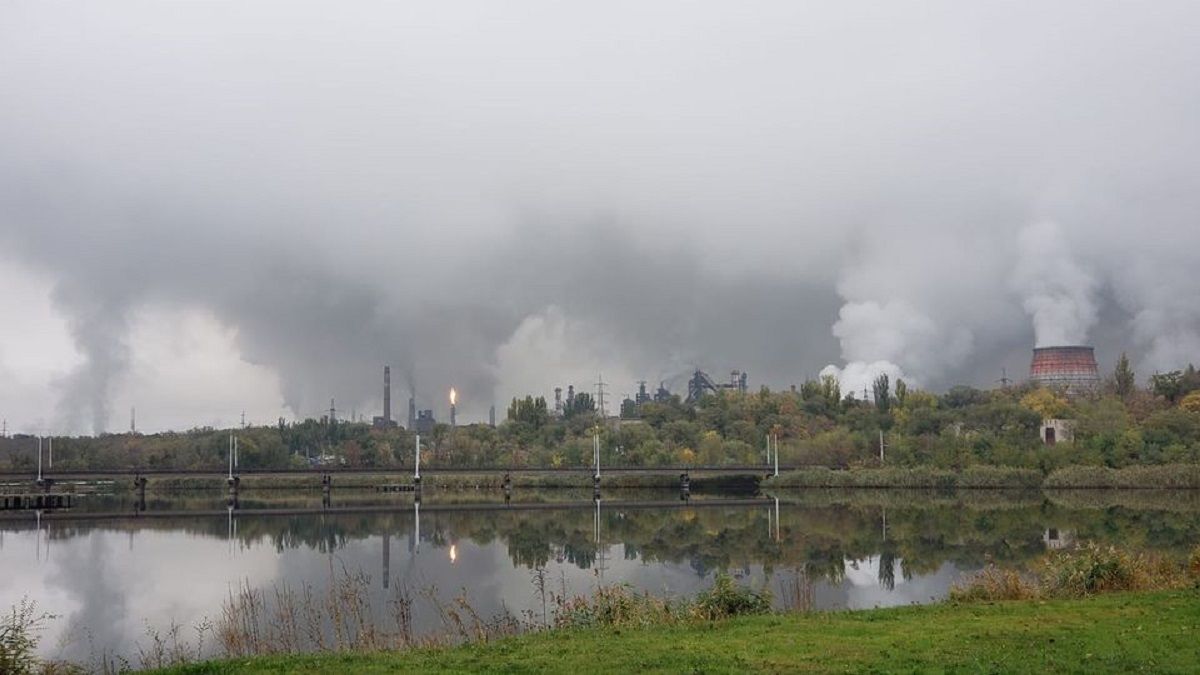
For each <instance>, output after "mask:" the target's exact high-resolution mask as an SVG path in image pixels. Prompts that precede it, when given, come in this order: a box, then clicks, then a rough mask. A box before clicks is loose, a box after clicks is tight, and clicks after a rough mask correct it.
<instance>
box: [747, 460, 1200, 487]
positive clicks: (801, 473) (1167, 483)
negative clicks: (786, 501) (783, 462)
mask: <svg viewBox="0 0 1200 675" xmlns="http://www.w3.org/2000/svg"><path fill="white" fill-rule="evenodd" d="M763 487H768V488H914V489H937V490H953V489H968V490H977V489H1034V488H1043V489H1047V490H1063V489H1166V490H1195V489H1200V464H1162V465H1157V466H1130V467H1125V468H1123V469H1111V468H1108V467H1100V466H1068V467H1063V468H1061V469H1056V470H1055V471H1052V472H1051V473H1050V474H1049V475H1046V476H1043V474H1042V472H1040V471H1037V470H1034V469H1019V468H1013V467H1004V466H987V465H975V466H969V467H967V468H965V469H962V470H961V471H952V470H949V469H936V468H932V467H921V466H917V467H887V468H882V469H869V468H857V469H846V470H834V469H827V468H821V467H817V468H811V469H800V470H797V471H788V472H786V473H781V474H780V475H778V476H773V477H771V478H768V479H767V480H765V481H763Z"/></svg>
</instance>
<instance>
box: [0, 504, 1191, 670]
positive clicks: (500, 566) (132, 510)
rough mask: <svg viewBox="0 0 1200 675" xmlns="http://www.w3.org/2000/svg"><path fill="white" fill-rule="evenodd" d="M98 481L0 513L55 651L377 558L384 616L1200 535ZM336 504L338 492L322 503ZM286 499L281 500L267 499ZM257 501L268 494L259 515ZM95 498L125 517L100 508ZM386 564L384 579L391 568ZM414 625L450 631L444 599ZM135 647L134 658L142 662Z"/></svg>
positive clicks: (1184, 526) (807, 599)
mask: <svg viewBox="0 0 1200 675" xmlns="http://www.w3.org/2000/svg"><path fill="white" fill-rule="evenodd" d="M139 508H140V507H139V505H137V504H135V503H134V501H133V499H132V497H129V498H120V497H106V496H90V497H86V498H84V499H83V500H82V502H81V505H80V506H79V507H78V508H76V509H73V510H72V511H70V512H59V513H55V514H45V515H43V516H42V517H41V518H40V519H39V518H38V517H37V516H36V515H35V514H32V513H23V514H5V515H3V516H0V571H2V574H0V609H3V608H7V607H9V606H11V605H12V604H14V603H16V602H18V601H19V600H20V599H21V597H22V596H23V595H28V596H29V597H31V598H32V599H34V600H36V601H37V602H38V604H39V607H40V609H42V610H45V611H48V612H51V613H53V614H55V615H58V618H57V619H56V620H55V621H53V622H52V623H51V624H50V625H49V627H48V629H47V631H46V632H45V634H44V641H43V649H42V651H43V654H44V655H46V656H53V657H61V658H69V659H74V660H78V661H88V660H89V659H94V658H95V657H96V655H97V654H99V653H104V652H107V653H117V654H126V655H135V654H136V653H137V649H138V647H139V646H145V645H146V644H147V642H148V638H147V630H146V629H147V626H150V627H153V628H158V629H160V630H162V629H164V628H165V627H167V626H168V625H170V623H171V622H172V621H174V622H176V623H178V624H180V625H182V626H184V627H185V635H184V636H185V637H188V635H187V633H190V632H191V630H190V627H191V626H194V625H196V624H198V623H200V622H201V621H203V620H204V619H205V618H206V617H207V618H214V619H215V618H216V617H218V616H219V615H220V612H221V604H222V601H223V600H225V599H226V598H227V597H228V596H229V593H230V591H231V590H234V589H236V588H237V587H239V586H241V585H249V586H250V587H253V588H264V589H270V588H272V587H274V586H276V585H280V584H289V585H292V586H294V587H300V586H303V585H305V584H308V585H311V586H313V587H314V588H316V589H318V590H320V589H323V588H326V587H327V586H328V584H329V582H330V580H331V578H333V576H334V575H336V574H341V570H346V571H348V572H351V573H358V572H362V573H365V574H366V575H368V576H369V578H370V581H369V584H370V587H371V589H372V591H371V592H372V601H373V602H374V604H375V605H376V611H377V612H379V613H380V615H381V616H382V612H383V611H384V608H385V607H386V605H387V601H388V599H389V598H390V597H392V595H393V594H394V593H395V591H396V589H398V588H410V589H414V590H420V589H437V592H438V594H439V595H440V596H441V597H444V598H447V599H448V598H450V597H452V596H454V595H457V594H459V593H460V592H463V591H464V590H465V593H466V595H467V596H468V597H469V598H470V601H471V603H472V605H473V606H474V607H475V608H476V609H477V610H478V611H479V612H480V613H481V614H484V615H488V616H490V615H493V614H497V613H499V612H501V611H504V610H507V611H510V612H512V613H514V614H520V613H521V612H524V611H534V612H537V613H540V611H541V610H540V608H541V603H540V600H539V596H538V594H537V593H536V592H535V589H534V583H533V577H534V572H535V570H538V569H544V570H546V572H547V573H548V578H549V580H550V584H551V585H552V586H553V587H554V589H555V590H556V591H557V590H560V589H561V588H563V587H564V586H565V588H566V589H567V590H568V591H569V592H573V593H586V592H588V591H589V590H591V589H593V588H595V587H596V585H598V584H601V583H603V584H612V583H627V584H631V585H632V586H634V587H636V588H639V589H644V590H647V591H651V592H654V593H659V594H665V595H689V594H692V593H694V592H696V591H697V590H699V589H701V588H703V587H705V586H707V585H709V584H710V583H711V580H712V576H713V574H714V573H716V572H717V571H720V570H724V571H728V572H729V573H730V574H732V575H734V576H735V577H737V578H739V579H741V580H743V581H744V582H745V583H749V584H753V585H755V586H761V585H766V586H768V587H769V588H771V590H772V591H773V593H774V597H775V599H776V603H777V604H779V605H780V606H783V607H817V608H865V607H874V606H884V605H897V604H907V603H921V602H929V601H931V600H937V599H939V598H942V597H944V596H945V595H946V593H947V592H948V589H949V587H950V585H951V584H953V583H954V582H955V581H956V580H958V579H959V578H960V577H961V576H962V575H963V574H965V573H970V572H972V571H974V570H978V569H980V568H981V567H982V566H983V565H985V564H986V563H987V562H988V561H996V562H998V563H1001V564H1004V565H1009V566H1021V565H1025V564H1028V563H1029V562H1031V561H1033V560H1034V559H1036V558H1037V557H1038V556H1040V555H1041V554H1042V553H1044V552H1045V551H1046V550H1047V548H1053V547H1058V546H1062V545H1064V544H1066V545H1069V544H1070V543H1073V542H1076V541H1087V540H1091V541H1099V542H1112V543H1122V544H1126V545H1129V544H1132V545H1138V546H1144V547H1147V548H1151V549H1156V550H1160V551H1164V552H1167V553H1169V554H1171V555H1178V556H1183V555H1185V552H1186V551H1187V550H1188V549H1189V548H1190V547H1191V546H1194V545H1195V544H1196V543H1197V542H1200V497H1198V496H1197V495H1196V494H1195V493H1184V494H1174V493H1162V492H1146V491H1143V492H1137V493H1128V494H1127V493H1119V492H1102V493H1094V492H1078V493H1064V494H1053V495H1043V494H1041V493H1018V494H1006V493H998V492H972V493H960V494H954V495H934V494H923V493H916V492H907V491H892V492H887V491H882V492H880V491H871V492H867V491H841V492H831V491H806V492H792V493H781V494H780V495H779V499H778V500H776V499H775V498H774V497H771V496H756V497H746V496H737V495H695V496H693V497H692V499H691V500H690V501H689V502H687V503H683V502H681V501H680V500H679V497H678V495H677V494H675V493H672V492H669V491H665V492H655V491H610V492H606V493H605V494H604V498H603V499H602V500H601V501H600V502H599V504H598V505H597V504H596V502H594V501H593V500H592V498H591V494H590V492H578V493H575V492H571V491H553V492H533V491H521V490H517V491H515V492H514V494H513V497H512V501H511V502H510V503H508V504H506V503H505V500H504V495H503V494H502V493H489V492H467V493H429V492H427V493H426V494H425V495H424V498H423V499H422V501H421V503H420V504H419V506H418V505H416V504H414V501H413V498H412V496H411V495H404V494H397V495H383V494H378V493H373V492H372V493H352V492H348V491H342V492H336V491H335V492H334V494H333V497H332V503H331V504H329V505H328V506H325V505H323V504H322V500H321V495H320V494H319V493H312V494H305V495H299V496H296V495H295V494H291V495H287V494H281V495H272V494H269V493H268V494H263V493H260V494H259V496H250V495H244V496H243V497H242V498H241V499H240V501H239V503H238V510H231V509H229V508H228V505H227V502H226V500H225V499H224V496H223V495H220V494H212V495H208V496H205V495H200V496H196V495H195V493H193V494H191V495H188V496H180V497H174V498H162V497H160V498H151V499H150V500H149V501H148V503H146V504H145V510H144V511H140V512H138V511H137V509H139ZM322 509H325V510H324V511H322ZM263 510H271V511H274V512H273V513H262V511H263ZM255 511H258V513H256V512H255ZM99 514H112V515H111V516H104V517H97V516H98V515H99ZM385 580H386V581H385ZM414 623H415V624H416V626H417V628H418V630H426V631H433V630H439V629H440V627H441V622H440V619H439V617H438V614H437V612H436V611H435V610H434V608H433V606H432V604H431V602H429V601H424V600H422V601H418V602H417V604H416V606H415V608H414ZM135 663H136V661H135Z"/></svg>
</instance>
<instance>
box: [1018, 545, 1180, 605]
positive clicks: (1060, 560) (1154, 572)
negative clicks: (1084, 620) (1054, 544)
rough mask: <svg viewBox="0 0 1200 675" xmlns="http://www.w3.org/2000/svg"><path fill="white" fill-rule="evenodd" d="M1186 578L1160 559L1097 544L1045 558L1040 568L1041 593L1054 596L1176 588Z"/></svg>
mask: <svg viewBox="0 0 1200 675" xmlns="http://www.w3.org/2000/svg"><path fill="white" fill-rule="evenodd" d="M1186 579H1187V577H1186V574H1185V573H1184V572H1183V570H1182V569H1181V568H1180V566H1179V565H1178V564H1177V563H1174V562H1172V561H1170V560H1168V559H1166V558H1164V557H1162V556H1159V555H1155V554H1149V553H1130V552H1128V551H1122V550H1120V549H1117V548H1115V547H1112V546H1107V547H1105V546H1097V545H1096V544H1087V545H1086V546H1080V547H1077V548H1076V549H1075V550H1073V551H1061V552H1058V553H1056V554H1053V555H1050V556H1047V557H1046V558H1045V559H1044V560H1043V562H1042V568H1041V580H1042V588H1043V591H1044V592H1045V594H1046V595H1049V596H1053V597H1081V596H1085V595H1092V594H1093V593H1105V592H1111V591H1138V590H1160V589H1168V588H1179V587H1181V586H1184V585H1186Z"/></svg>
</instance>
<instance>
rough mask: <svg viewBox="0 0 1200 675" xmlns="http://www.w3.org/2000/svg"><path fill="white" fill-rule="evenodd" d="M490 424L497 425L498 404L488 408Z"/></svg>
mask: <svg viewBox="0 0 1200 675" xmlns="http://www.w3.org/2000/svg"><path fill="white" fill-rule="evenodd" d="M488 424H489V425H491V426H493V427H494V426H496V406H495V405H492V407H490V408H488Z"/></svg>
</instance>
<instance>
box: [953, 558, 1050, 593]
mask: <svg viewBox="0 0 1200 675" xmlns="http://www.w3.org/2000/svg"><path fill="white" fill-rule="evenodd" d="M1040 592H1041V591H1040V589H1039V588H1038V585H1037V583H1036V582H1035V581H1032V580H1030V579H1028V578H1026V577H1023V576H1021V574H1019V573H1018V572H1016V571H1014V570H1004V569H1000V568H999V567H996V566H995V565H988V566H987V567H985V568H984V569H983V570H982V571H980V572H979V573H978V574H975V575H974V576H971V577H970V578H968V579H966V580H965V581H963V582H960V583H956V584H954V585H953V586H951V587H950V600H951V601H954V602H988V601H994V600H1029V599H1032V598H1036V597H1038V595H1039V594H1040Z"/></svg>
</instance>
